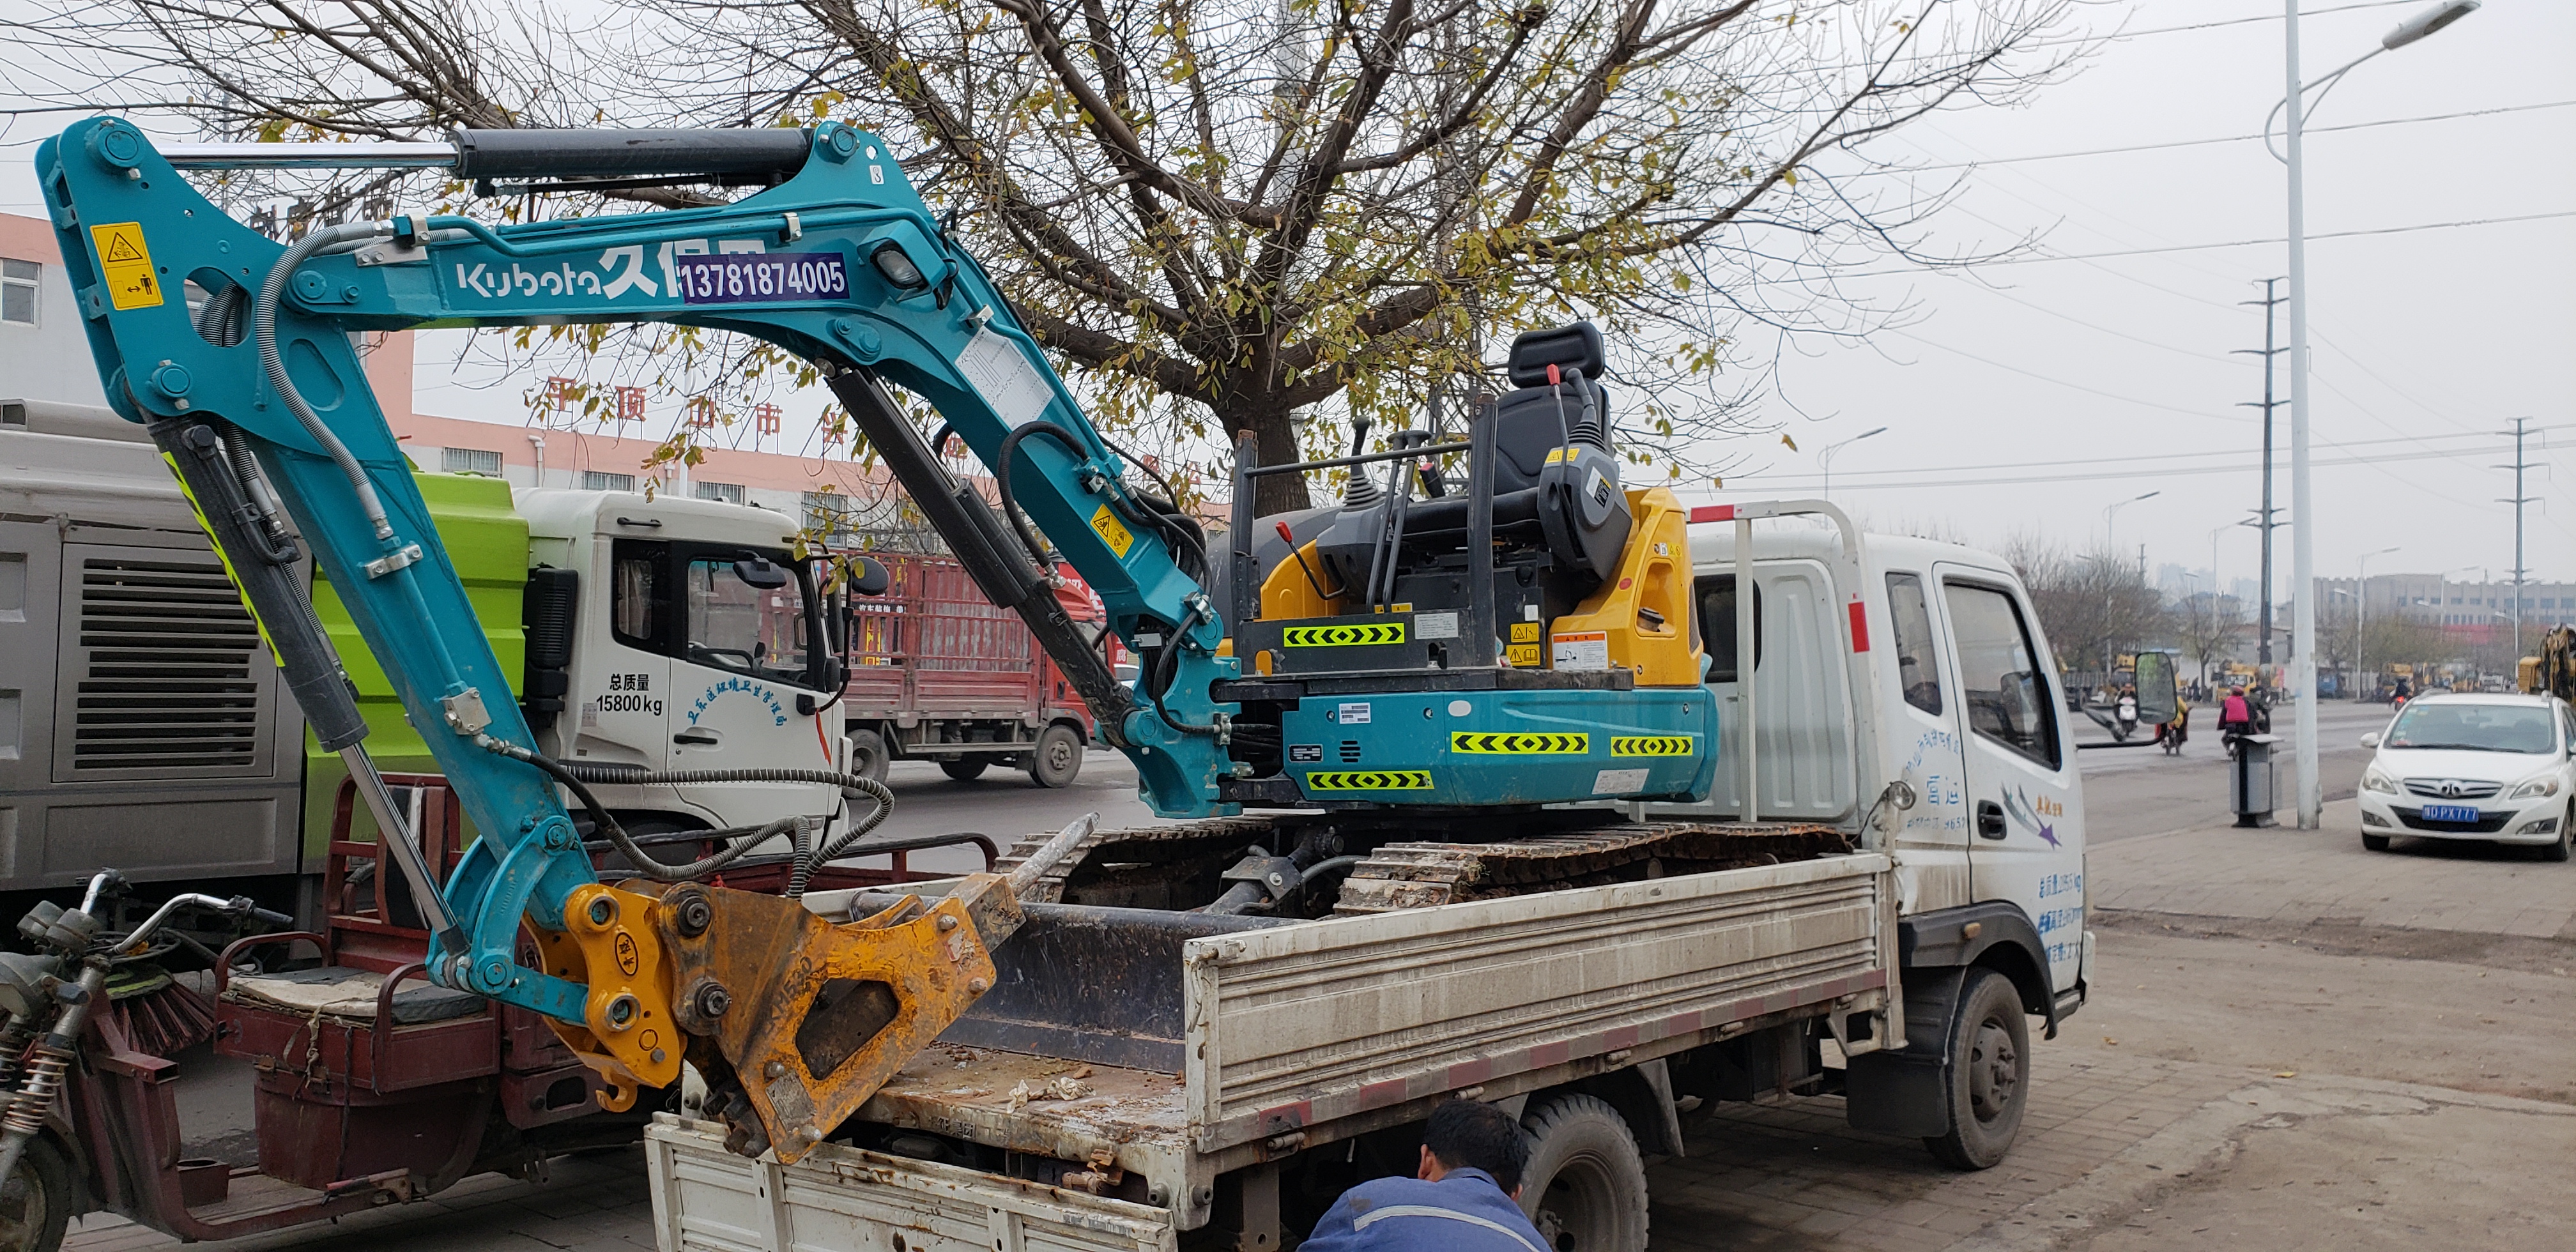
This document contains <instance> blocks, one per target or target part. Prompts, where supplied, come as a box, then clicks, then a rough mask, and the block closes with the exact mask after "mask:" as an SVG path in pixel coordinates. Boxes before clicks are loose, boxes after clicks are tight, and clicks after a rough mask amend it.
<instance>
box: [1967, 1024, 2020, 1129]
mask: <svg viewBox="0 0 2576 1252" xmlns="http://www.w3.org/2000/svg"><path fill="white" fill-rule="evenodd" d="M2020 1087H2021V1055H2020V1053H2018V1052H2016V1051H2015V1050H2014V1049H2013V1041H2012V1034H2011V1032H2009V1031H2007V1030H2005V1029H2004V1027H2003V1023H2001V1022H1997V1021H1995V1020H1993V1019H1992V1018H1989V1019H1987V1020H1986V1021H1984V1022H1981V1023H1979V1024H1978V1026H1977V1036H1976V1041H1975V1043H1974V1044H1973V1045H1971V1046H1970V1048H1969V1050H1968V1105H1969V1107H1970V1108H1971V1109H1972V1110H1974V1111H1975V1113H1976V1115H1977V1120H1978V1121H1981V1122H1990V1121H1993V1120H1994V1119H1996V1118H1997V1117H2000V1116H2002V1115H2003V1113H2004V1112H2005V1110H2007V1109H2010V1108H2011V1107H2012V1103H2013V1097H2014V1095H2015V1094H2016V1093H2017V1092H2018V1091H2019V1090H2020Z"/></svg>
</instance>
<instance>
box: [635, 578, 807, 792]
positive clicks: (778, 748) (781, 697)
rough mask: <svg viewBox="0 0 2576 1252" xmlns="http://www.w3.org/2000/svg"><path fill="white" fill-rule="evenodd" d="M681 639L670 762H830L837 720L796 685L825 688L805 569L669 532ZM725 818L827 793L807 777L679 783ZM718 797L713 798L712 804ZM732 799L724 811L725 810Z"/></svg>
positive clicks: (674, 667)
mask: <svg viewBox="0 0 2576 1252" xmlns="http://www.w3.org/2000/svg"><path fill="white" fill-rule="evenodd" d="M672 547H673V549H674V559H673V561H672V569H673V572H674V573H675V575H676V576H677V581H678V590H679V595H678V602H679V609H680V621H679V623H678V625H679V636H678V642H679V650H678V652H677V654H676V655H675V656H674V657H673V659H672V662H671V697H672V701H671V712H670V730H671V735H670V743H671V748H670V762H671V768H673V769H682V770H702V769H759V768H764V767H767V768H780V769H833V768H837V767H838V766H839V764H840V760H839V752H838V745H839V742H840V734H839V730H838V727H837V724H836V725H835V726H833V727H832V728H831V729H830V730H828V731H827V730H826V728H825V725H824V723H825V722H826V721H828V720H830V719H829V718H827V717H823V716H820V715H818V714H815V713H811V712H805V711H801V710H800V709H799V707H798V704H797V696H798V695H799V694H804V695H810V696H813V697H815V698H816V702H817V703H819V702H820V700H821V699H822V698H824V697H825V695H826V693H825V692H824V691H823V690H822V689H821V684H820V683H819V682H817V681H816V679H815V677H814V674H815V672H816V671H817V670H818V669H819V668H820V667H819V666H818V665H817V664H816V662H817V661H818V660H819V659H820V658H818V657H817V656H816V654H815V649H814V646H813V644H814V641H813V639H812V638H811V634H812V631H811V627H812V626H813V625H814V623H815V621H816V619H815V618H814V617H813V616H812V615H810V614H808V613H807V612H806V601H807V599H808V598H809V596H810V595H811V594H812V592H813V588H812V587H811V586H809V585H808V581H807V579H808V575H807V573H806V571H804V570H803V569H800V568H799V567H797V566H795V565H792V564H790V563H788V561H787V559H786V554H785V553H783V552H782V553H757V552H751V551H747V550H744V549H742V548H738V547H732V546H718V545H701V544H673V545H672ZM679 790H680V791H681V793H682V794H683V796H685V797H686V798H687V799H688V800H689V801H690V803H691V805H692V806H693V807H697V808H700V809H701V810H704V811H707V812H709V813H722V817H721V820H722V821H723V822H724V823H725V824H729V825H730V824H736V823H748V822H749V821H751V820H753V819H754V818H757V817H763V816H767V817H779V816H785V815H786V814H789V813H795V812H810V813H813V814H814V815H816V816H821V815H822V814H823V813H825V812H827V811H829V809H830V808H831V807H833V803H832V801H831V800H830V798H829V793H828V792H827V791H824V790H823V789H820V788H817V787H815V786H813V785H812V784H810V783H777V784H768V783H732V784H727V785H724V786H721V787H683V788H680V789H679ZM719 806H721V808H720V807H719ZM725 809H729V810H731V811H730V812H723V810H725Z"/></svg>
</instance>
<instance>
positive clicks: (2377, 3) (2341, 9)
mask: <svg viewBox="0 0 2576 1252" xmlns="http://www.w3.org/2000/svg"><path fill="white" fill-rule="evenodd" d="M2417 2H2418V0H2363V2H2362V3H2359V4H2338V5H2336V6H2334V7H2333V8H2329V9H2301V10H2299V16H2301V17H2323V16H2325V15H2326V14H2328V13H2350V12H2352V11H2354V10H2356V9H2385V8H2389V7H2391V6H2394V5H2400V4H2414V3H2417ZM2281 17H2282V15H2281V14H2278V13H2266V14H2264V15H2262V16H2261V17H2230V18H2221V19H2220V20H2218V21H2215V22H2194V23H2192V24H2191V25H2189V26H2158V27H2154V28H2152V29H2149V30H2131V31H2120V32H2117V33H2114V34H2109V35H2083V36H2075V37H2069V38H2065V39H2042V40H2035V41H2033V42H2031V43H2027V44H2023V45H2022V46H2023V47H2025V48H2046V47H2052V46H2055V45H2058V44H2070V43H2109V42H2111V41H2113V40H2118V39H2138V38H2143V37H2145V36H2148V35H2179V34H2182V33H2184V32H2186V31H2195V30H2216V29H2218V28H2219V27H2222V26H2245V25H2249V24H2251V23H2254V22H2277V21H2280V20H2281Z"/></svg>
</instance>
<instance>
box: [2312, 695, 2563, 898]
mask: <svg viewBox="0 0 2576 1252" xmlns="http://www.w3.org/2000/svg"><path fill="white" fill-rule="evenodd" d="M2361 746H2363V747H2365V748H2376V749H2378V750H2379V751H2378V754H2377V755H2376V756H2374V757H2372V758H2371V761H2370V766H2369V768H2367V769H2364V770H2363V771H2362V773H2361V846H2363V847H2365V848H2368V849H2370V850H2371V851H2373V852H2384V851H2387V850H2388V840H2389V839H2390V837H2392V836H2396V835H2409V836H2413V837H2415V838H2420V839H2485V840H2492V841H2493V842H2496V843H2514V844H2524V845H2532V846H2537V847H2539V848H2540V850H2541V855H2542V856H2543V857H2544V858H2546V859H2548V860H2552V861H2564V860H2566V859H2567V854H2568V849H2569V841H2570V839H2571V837H2576V832H2571V830H2570V825H2571V824H2572V823H2576V714H2571V713H2570V711H2569V709H2568V707H2567V703H2566V702H2565V701H2563V700H2560V699H2559V698H2557V697H2556V696H2543V695H2513V694H2505V695H2483V694H2482V695H2444V696H2425V697H2423V698H2421V699H2418V700H2416V701H2414V702H2413V703H2410V704H2408V705H2407V706H2406V707H2405V709H2404V710H2402V711H2400V712H2399V713H2398V714H2397V716H2396V717H2395V718H2394V719H2393V720H2391V721H2390V722H2389V723H2388V729H2387V730H2386V731H2373V732H2372V733H2370V734H2367V735H2363V736H2362V737H2361Z"/></svg>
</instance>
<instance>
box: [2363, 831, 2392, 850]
mask: <svg viewBox="0 0 2576 1252" xmlns="http://www.w3.org/2000/svg"><path fill="white" fill-rule="evenodd" d="M2361 850H2362V851H2364V852H2386V851H2387V850H2388V836H2386V835H2374V834H2371V833H2370V832H2368V831H2363V832H2362V836H2361Z"/></svg>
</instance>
